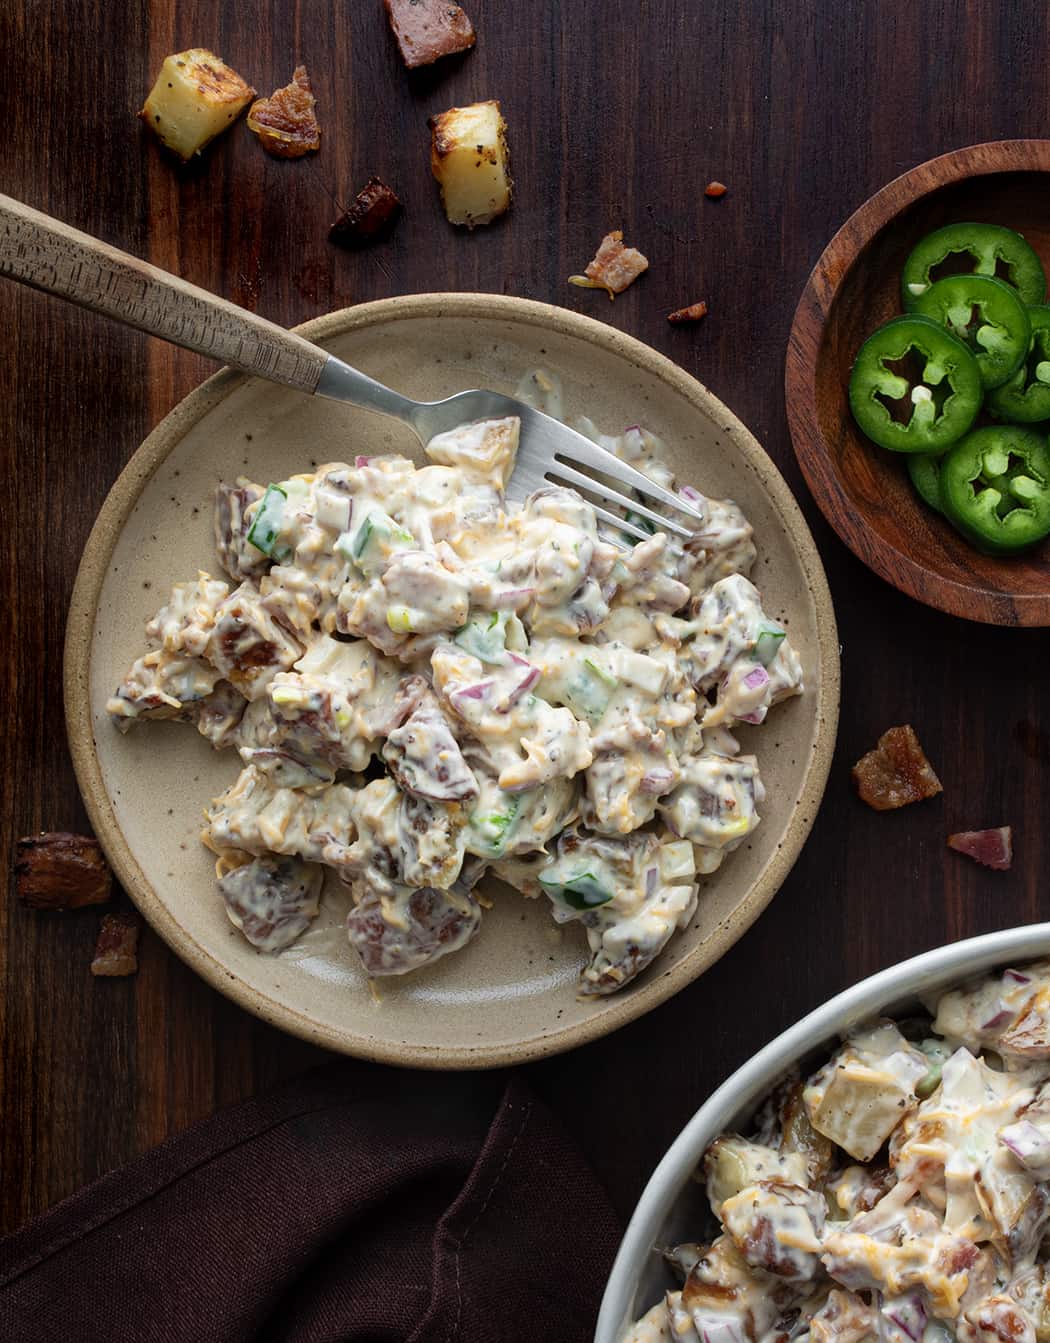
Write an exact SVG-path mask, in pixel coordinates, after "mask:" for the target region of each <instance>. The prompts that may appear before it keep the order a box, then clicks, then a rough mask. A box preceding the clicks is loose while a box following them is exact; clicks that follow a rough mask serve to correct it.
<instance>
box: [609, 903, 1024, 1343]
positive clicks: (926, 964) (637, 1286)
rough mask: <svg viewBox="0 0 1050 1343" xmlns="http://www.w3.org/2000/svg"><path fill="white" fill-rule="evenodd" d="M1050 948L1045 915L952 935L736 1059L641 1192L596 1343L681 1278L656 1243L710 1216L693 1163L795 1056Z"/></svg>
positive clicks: (683, 1237)
mask: <svg viewBox="0 0 1050 1343" xmlns="http://www.w3.org/2000/svg"><path fill="white" fill-rule="evenodd" d="M1048 954H1050V923H1036V924H1032V925H1030V926H1029V927H1027V928H1008V929H1006V930H1005V931H1003V932H999V933H986V934H985V935H984V936H982V937H972V938H969V939H968V940H967V941H965V942H953V943H951V944H950V945H949V946H945V947H937V948H936V949H935V950H934V951H927V952H924V953H923V954H922V955H921V956H914V957H913V958H912V959H911V960H909V961H901V963H900V964H899V965H893V966H891V967H890V968H889V969H888V970H881V971H880V972H879V973H878V974H877V975H872V976H871V978H870V979H865V980H862V981H861V982H860V983H859V984H855V985H854V986H853V988H851V989H846V990H845V991H844V992H843V993H839V994H837V995H836V996H835V997H834V998H831V999H829V1000H828V1002H826V1003H825V1004H824V1005H823V1006H822V1007H818V1008H817V1009H816V1010H815V1011H813V1012H810V1014H809V1016H806V1017H803V1018H802V1020H801V1021H799V1022H798V1023H797V1024H796V1025H794V1026H792V1027H791V1028H790V1029H789V1030H786V1031H785V1032H784V1033H783V1035H778V1036H777V1038H776V1039H775V1040H774V1041H773V1042H772V1043H771V1044H768V1045H766V1047H765V1049H763V1050H760V1051H759V1053H757V1054H756V1055H755V1056H754V1058H752V1059H750V1060H749V1061H748V1062H747V1063H745V1064H744V1066H743V1067H742V1068H738V1069H737V1071H736V1072H735V1073H733V1075H732V1076H731V1077H730V1078H728V1080H727V1081H725V1082H723V1083H722V1085H721V1086H720V1087H719V1088H718V1090H717V1091H716V1092H715V1093H714V1094H713V1095H712V1096H711V1098H710V1099H709V1100H708V1101H707V1102H706V1104H704V1105H702V1106H701V1107H700V1109H699V1110H697V1112H696V1114H695V1115H694V1116H693V1118H692V1119H691V1120H690V1121H689V1123H688V1124H686V1126H685V1128H684V1129H683V1130H682V1132H681V1133H680V1134H679V1135H678V1137H677V1138H676V1139H675V1140H674V1142H673V1143H672V1144H671V1146H670V1148H669V1149H668V1151H667V1155H666V1156H665V1157H664V1158H663V1160H662V1161H661V1162H660V1164H659V1165H658V1166H657V1168H656V1170H655V1171H654V1172H653V1174H652V1176H651V1178H650V1180H649V1183H648V1184H647V1185H646V1187H645V1189H644V1190H643V1192H642V1196H641V1198H640V1199H639V1200H638V1206H637V1207H636V1208H635V1210H634V1215H633V1216H632V1218H631V1220H630V1223H629V1224H628V1227H627V1231H626V1233H625V1235H624V1238H623V1241H622V1243H621V1245H620V1249H619V1252H618V1254H617V1256H616V1262H615V1263H614V1264H613V1267H612V1273H611V1274H610V1275H609V1282H608V1285H607V1286H606V1288H605V1295H604V1297H603V1298H602V1306H601V1311H600V1312H599V1315H598V1327H597V1329H596V1331H595V1335H594V1338H595V1343H619V1341H620V1339H621V1338H622V1336H623V1334H624V1331H625V1330H626V1328H627V1326H628V1325H629V1324H631V1323H632V1322H633V1321H634V1320H636V1319H638V1317H639V1316H640V1315H643V1314H644V1313H645V1312H646V1311H647V1310H648V1309H649V1308H650V1307H651V1306H653V1305H655V1303H656V1302H657V1301H658V1300H659V1299H660V1297H661V1296H662V1295H663V1293H664V1292H665V1291H667V1290H668V1289H669V1288H673V1287H676V1286H677V1285H678V1284H677V1283H676V1282H675V1280H674V1279H673V1278H672V1276H671V1273H670V1270H669V1269H668V1268H667V1265H666V1264H665V1263H664V1261H663V1259H662V1257H661V1256H660V1254H659V1253H658V1250H657V1247H661V1246H669V1245H677V1244H680V1243H681V1242H683V1241H689V1240H695V1239H696V1237H697V1235H698V1232H699V1229H700V1228H702V1227H703V1225H704V1219H705V1216H707V1215H709V1212H710V1210H709V1208H708V1205H707V1195H706V1193H705V1191H704V1188H703V1186H702V1185H700V1184H698V1183H697V1182H696V1181H695V1180H694V1179H693V1178H692V1176H693V1172H694V1170H695V1169H696V1166H697V1163H698V1162H699V1160H700V1158H701V1156H702V1155H703V1153H704V1150H705V1148H706V1147H707V1145H708V1144H709V1143H710V1142H711V1141H712V1140H713V1139H714V1138H715V1137H717V1136H718V1134H719V1133H722V1132H724V1131H725V1130H726V1129H733V1130H739V1129H744V1131H746V1125H747V1123H748V1121H749V1120H750V1119H751V1116H752V1114H753V1113H754V1111H755V1109H756V1108H757V1106H758V1105H759V1103H760V1102H761V1101H762V1100H763V1099H764V1098H765V1096H767V1095H768V1094H769V1092H770V1091H771V1090H772V1088H773V1086H774V1085H775V1084H776V1083H777V1082H778V1081H779V1079H780V1078H781V1077H782V1076H783V1075H784V1074H785V1073H786V1072H787V1071H788V1070H789V1069H790V1068H791V1067H792V1066H793V1065H794V1064H796V1063H806V1062H807V1061H808V1060H809V1059H810V1056H812V1055H814V1054H816V1053H818V1052H823V1051H825V1050H826V1048H827V1046H828V1045H829V1044H830V1043H831V1042H833V1041H834V1040H835V1038H836V1037H837V1036H839V1035H840V1034H841V1033H842V1032H844V1031H847V1030H849V1029H850V1028H851V1027H852V1026H855V1025H857V1024H858V1023H859V1022H861V1021H864V1020H866V1019H867V1018H869V1017H873V1016H878V1015H880V1014H885V1015H891V1016H892V1015H895V1014H897V1013H900V1012H905V1013H906V1012H908V1011H910V1010H911V1009H913V1008H914V1007H915V1005H916V1001H917V999H918V998H919V996H920V995H921V996H923V997H926V996H927V995H928V994H930V993H933V992H936V991H937V990H939V989H946V988H948V987H950V986H951V985H952V984H954V983H956V982H958V981H960V980H963V979H966V978H968V977H969V976H970V975H974V974H980V973H981V972H982V971H985V970H989V969H991V968H992V967H993V966H996V965H1003V966H1005V965H1006V963H1007V962H1009V963H1012V964H1017V963H1019V962H1022V961H1025V960H1031V959H1033V958H1035V957H1038V956H1046V955H1048Z"/></svg>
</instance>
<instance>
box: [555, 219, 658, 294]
mask: <svg viewBox="0 0 1050 1343" xmlns="http://www.w3.org/2000/svg"><path fill="white" fill-rule="evenodd" d="M648 269H649V262H648V259H647V258H646V257H644V256H642V254H641V252H639V251H638V249H637V248H636V247H624V245H623V232H622V230H621V229H614V230H613V232H612V233H607V234H606V235H605V237H604V238H603V239H602V241H601V245H600V246H599V248H598V250H597V252H596V253H595V255H594V260H593V261H590V262H588V264H587V268H586V270H585V271H584V273H583V274H582V275H570V276H569V283H570V284H575V285H578V286H579V287H580V288H581V289H604V290H605V292H606V293H607V294H608V295H609V297H610V298H614V297H615V296H616V295H617V294H622V293H623V291H624V290H625V289H626V288H627V286H628V285H629V284H633V283H634V282H635V280H637V278H638V276H639V275H641V273H642V271H644V270H648Z"/></svg>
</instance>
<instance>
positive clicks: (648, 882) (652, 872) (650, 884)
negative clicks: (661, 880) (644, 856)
mask: <svg viewBox="0 0 1050 1343" xmlns="http://www.w3.org/2000/svg"><path fill="white" fill-rule="evenodd" d="M659 875H660V874H659V872H658V871H657V870H656V868H655V867H650V868H649V869H648V870H647V871H646V874H645V894H646V896H650V895H652V893H653V891H655V890H656V879H657V877H658V876H659Z"/></svg>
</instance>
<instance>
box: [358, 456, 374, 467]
mask: <svg viewBox="0 0 1050 1343" xmlns="http://www.w3.org/2000/svg"><path fill="white" fill-rule="evenodd" d="M371 460H372V459H371V457H355V458H354V465H355V466H356V467H357V469H358V470H360V469H361V467H362V466H367V465H368V464H369V462H370V461H371Z"/></svg>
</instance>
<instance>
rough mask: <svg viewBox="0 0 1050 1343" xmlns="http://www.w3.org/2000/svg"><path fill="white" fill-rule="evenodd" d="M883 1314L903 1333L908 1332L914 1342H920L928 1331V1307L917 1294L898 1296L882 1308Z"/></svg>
mask: <svg viewBox="0 0 1050 1343" xmlns="http://www.w3.org/2000/svg"><path fill="white" fill-rule="evenodd" d="M882 1313H883V1315H885V1316H886V1318H887V1320H889V1321H890V1323H891V1324H895V1325H896V1326H897V1328H898V1329H899V1330H900V1331H901V1333H903V1334H906V1335H907V1336H908V1338H910V1339H912V1340H913V1343H918V1341H919V1339H920V1338H922V1336H923V1334H924V1333H925V1331H926V1307H925V1306H924V1305H923V1303H922V1298H921V1297H919V1296H917V1295H915V1296H902V1297H898V1298H897V1299H896V1300H895V1301H889V1302H887V1303H886V1305H884V1306H883V1308H882Z"/></svg>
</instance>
